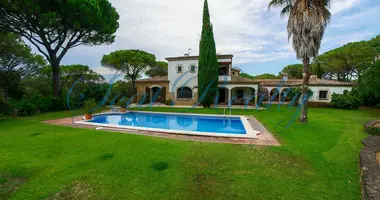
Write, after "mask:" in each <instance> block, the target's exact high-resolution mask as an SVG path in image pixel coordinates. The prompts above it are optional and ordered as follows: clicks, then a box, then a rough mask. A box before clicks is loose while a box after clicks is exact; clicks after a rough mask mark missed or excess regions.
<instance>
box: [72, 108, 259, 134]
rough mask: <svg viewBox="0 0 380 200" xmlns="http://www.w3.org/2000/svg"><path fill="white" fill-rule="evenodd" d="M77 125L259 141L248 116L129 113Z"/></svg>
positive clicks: (101, 116)
mask: <svg viewBox="0 0 380 200" xmlns="http://www.w3.org/2000/svg"><path fill="white" fill-rule="evenodd" d="M76 123H79V124H87V125H97V126H101V127H113V128H126V129H137V130H147V131H157V132H169V133H179V134H193V135H207V136H220V137H247V138H255V137H256V134H257V132H255V131H254V130H253V129H252V128H251V126H250V125H249V122H248V120H247V118H245V117H244V116H220V115H201V114H183V113H158V112H143V111H129V112H126V113H104V114H98V115H95V116H94V117H93V119H91V120H87V121H79V122H76Z"/></svg>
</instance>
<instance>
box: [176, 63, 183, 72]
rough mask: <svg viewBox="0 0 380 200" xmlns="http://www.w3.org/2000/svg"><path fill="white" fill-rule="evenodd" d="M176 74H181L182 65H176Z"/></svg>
mask: <svg viewBox="0 0 380 200" xmlns="http://www.w3.org/2000/svg"><path fill="white" fill-rule="evenodd" d="M177 73H182V65H177Z"/></svg>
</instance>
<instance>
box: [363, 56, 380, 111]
mask: <svg viewBox="0 0 380 200" xmlns="http://www.w3.org/2000/svg"><path fill="white" fill-rule="evenodd" d="M379 74H380V60H378V61H376V62H375V63H373V64H372V65H371V66H370V67H369V68H368V69H366V70H365V71H364V72H363V74H362V75H361V76H360V77H359V80H358V82H359V85H358V93H359V94H360V97H361V98H362V99H363V103H364V105H366V106H370V107H374V106H376V105H377V104H380V92H379V91H380V76H379Z"/></svg>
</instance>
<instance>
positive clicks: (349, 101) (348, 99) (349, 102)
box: [330, 92, 362, 109]
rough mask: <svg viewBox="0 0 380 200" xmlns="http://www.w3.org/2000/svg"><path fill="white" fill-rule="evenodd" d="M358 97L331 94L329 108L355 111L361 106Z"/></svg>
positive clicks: (349, 94)
mask: <svg viewBox="0 0 380 200" xmlns="http://www.w3.org/2000/svg"><path fill="white" fill-rule="evenodd" d="M361 103H362V101H361V99H360V97H358V96H356V95H354V94H352V93H351V92H349V93H347V94H335V93H334V94H332V98H331V103H330V106H331V107H332V108H343V109H357V108H359V106H360V105H361Z"/></svg>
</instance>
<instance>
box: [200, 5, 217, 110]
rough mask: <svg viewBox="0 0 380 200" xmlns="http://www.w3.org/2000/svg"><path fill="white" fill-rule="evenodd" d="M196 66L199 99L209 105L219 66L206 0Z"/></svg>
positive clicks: (214, 90)
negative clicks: (197, 67)
mask: <svg viewBox="0 0 380 200" xmlns="http://www.w3.org/2000/svg"><path fill="white" fill-rule="evenodd" d="M198 66H199V69H198V96H199V101H200V103H201V104H202V105H203V106H204V107H210V105H211V104H212V102H213V98H214V96H215V94H216V91H217V89H218V70H219V69H218V68H219V67H218V60H217V57H216V49H215V40H214V32H213V29H212V24H211V22H210V14H209V11H208V3H207V0H205V2H204V7H203V23H202V35H201V41H200V43H199V61H198Z"/></svg>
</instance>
